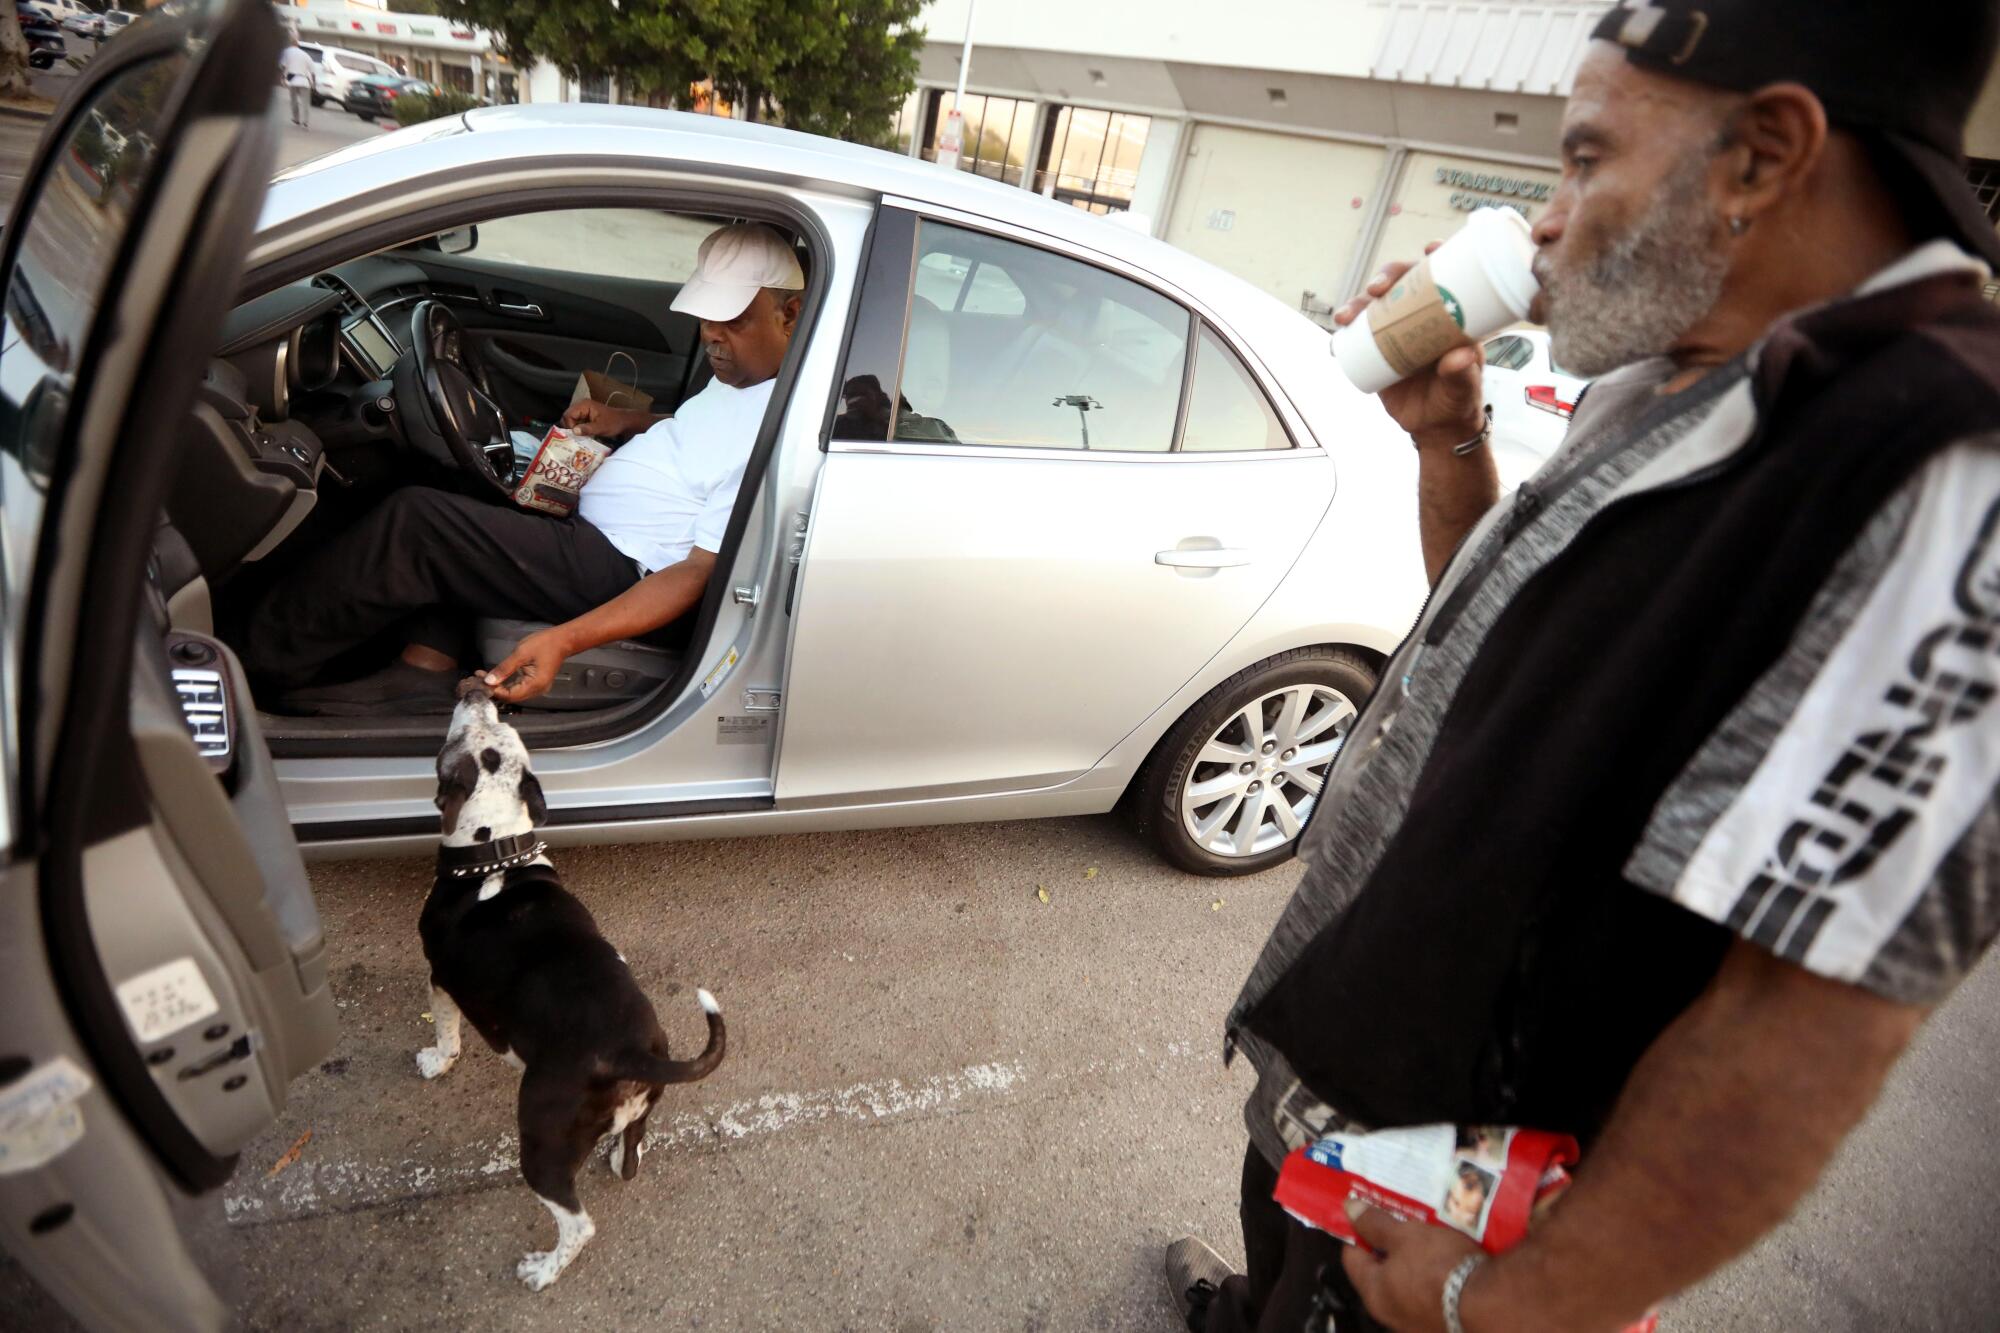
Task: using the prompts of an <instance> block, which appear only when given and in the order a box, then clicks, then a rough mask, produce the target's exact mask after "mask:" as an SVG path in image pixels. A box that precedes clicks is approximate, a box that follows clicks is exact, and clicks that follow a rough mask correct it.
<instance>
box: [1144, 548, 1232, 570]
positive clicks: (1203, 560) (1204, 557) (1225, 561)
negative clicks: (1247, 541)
mask: <svg viewBox="0 0 2000 1333" xmlns="http://www.w3.org/2000/svg"><path fill="white" fill-rule="evenodd" d="M1153 563H1154V564H1156V565H1170V566H1172V567H1173V568H1175V569H1234V568H1236V567H1237V566H1238V565H1247V564H1249V563H1250V552H1249V551H1248V550H1246V549H1244V548H1242V547H1232V546H1224V547H1219V548H1218V547H1210V548H1208V549H1207V550H1193V551H1181V550H1175V551H1155V552H1154V553H1153Z"/></svg>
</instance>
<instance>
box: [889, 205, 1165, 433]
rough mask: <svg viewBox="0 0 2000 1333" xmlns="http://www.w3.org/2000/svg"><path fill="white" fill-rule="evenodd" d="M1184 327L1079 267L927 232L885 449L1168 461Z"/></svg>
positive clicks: (930, 225)
mask: <svg viewBox="0 0 2000 1333" xmlns="http://www.w3.org/2000/svg"><path fill="white" fill-rule="evenodd" d="M1191 318H1192V317H1191V316H1190V315H1189V314H1188V312H1187V311H1186V310H1185V309H1183V308H1182V307H1181V306H1180V305H1178V304H1176V303H1175V302H1173V301H1170V300H1168V299H1167V298H1166V297H1164V296H1161V295H1160V294H1159V293H1157V292H1154V291H1151V290H1149V289H1148V288H1146V287H1144V286H1141V285H1140V284H1139V283H1136V282H1133V281H1131V280H1130V279H1128V278H1123V277H1119V276H1117V275H1116V274H1113V273H1108V272H1106V271H1105V270H1103V269H1100V268H1097V267H1095V266H1093V265H1090V264H1086V263H1084V262H1082V261H1080V260H1076V259H1071V258H1068V257H1067V256H1063V255H1058V254H1054V253H1051V252H1050V251H1047V250H1043V249H1040V248H1038V247H1036V246H1031V245H1024V244H1021V243H1020V242H1017V241H1009V240H1002V239H1001V238H999V237H995V236H988V235H985V234H983V233H980V232H975V231H969V230H966V229H965V228H961V227H953V226H949V225H947V224H944V223H937V222H929V221H926V222H925V223H923V225H922V227H921V229H920V231H919V233H918V241H917V262H916V269H915V280H914V282H913V285H912V291H911V300H910V312H909V327H908V333H907V337H906V339H905V346H904V355H903V364H902V377H901V380H900V385H899V399H898V402H897V405H896V418H895V423H896V424H895V429H894V432H893V435H892V438H894V439H897V440H928V441H940V440H942V441H953V442H957V443H960V444H991V445H1020V446H1029V447H1034V448H1043V449H1075V450H1079V451H1080V450H1085V449H1089V450H1103V451H1120V452H1135V453H1164V452H1166V451H1167V450H1169V449H1171V448H1172V447H1173V439H1174V426H1175V422H1176V419H1177V418H1178V416H1179V413H1180V396H1181V378H1182V373H1183V369H1184V367H1185V364H1186V356H1187V340H1188V331H1189V327H1190V320H1191Z"/></svg>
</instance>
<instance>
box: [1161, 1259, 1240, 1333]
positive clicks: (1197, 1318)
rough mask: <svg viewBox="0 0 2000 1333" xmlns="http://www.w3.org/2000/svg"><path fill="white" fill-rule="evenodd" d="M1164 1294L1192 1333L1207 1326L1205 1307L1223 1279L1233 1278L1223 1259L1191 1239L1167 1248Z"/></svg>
mask: <svg viewBox="0 0 2000 1333" xmlns="http://www.w3.org/2000/svg"><path fill="white" fill-rule="evenodd" d="M1166 1267H1167V1294H1168V1295H1170V1296H1172V1297H1173V1298H1174V1309H1176V1310H1178V1311H1180V1316H1181V1318H1182V1319H1183V1320H1184V1321H1185V1322H1186V1323H1187V1326H1188V1328H1189V1329H1190V1330H1191V1333H1202V1330H1203V1329H1204V1328H1206V1327H1207V1326H1208V1307H1209V1306H1210V1305H1211V1304H1213V1303H1214V1301H1215V1295H1216V1292H1218V1291H1219V1290H1221V1287H1222V1281H1223V1279H1224V1278H1227V1277H1232V1276H1234V1274H1233V1272H1232V1270H1231V1269H1230V1267H1229V1264H1228V1262H1227V1261H1226V1260H1224V1259H1223V1257H1222V1256H1221V1255H1219V1254H1217V1253H1216V1252H1215V1251H1214V1250H1211V1249H1210V1248H1209V1247H1208V1246H1207V1245H1205V1244H1203V1243H1202V1242H1201V1241H1200V1240H1198V1239H1197V1238H1195V1237H1193V1236H1182V1237H1181V1238H1180V1239H1179V1240H1177V1241H1175V1242H1174V1243H1173V1244H1171V1245H1169V1246H1167V1264H1166Z"/></svg>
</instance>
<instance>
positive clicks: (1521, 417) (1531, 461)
mask: <svg viewBox="0 0 2000 1333" xmlns="http://www.w3.org/2000/svg"><path fill="white" fill-rule="evenodd" d="M1484 347H1485V351H1486V369H1485V377H1486V402H1487V404H1488V406H1490V407H1491V408H1492V409H1493V451H1494V458H1495V460H1496V462H1497V463H1498V464H1499V467H1500V483H1501V485H1502V486H1505V487H1508V488H1510V489H1511V488H1512V487H1515V486H1518V485H1520V484H1521V483H1522V482H1523V481H1525V480H1527V479H1528V477H1530V476H1531V475H1533V474H1534V472H1535V470H1536V469H1537V468H1539V467H1541V465H1542V464H1543V463H1544V462H1545V461H1547V459H1548V457H1549V455H1550V454H1552V453H1554V452H1555V451H1556V448H1557V447H1558V446H1559V445H1561V444H1562V441H1563V436H1564V435H1565V434H1566V433H1567V432H1568V431H1569V418H1570V413H1571V411H1572V410H1573V409H1574V408H1575V406H1576V400H1577V397H1578V395H1580V394H1581V393H1582V392H1583V390H1584V386H1585V385H1587V384H1589V383H1590V381H1588V380H1585V379H1580V378H1578V377H1577V376H1575V375H1572V374H1570V373H1569V372H1568V371H1566V370H1563V369H1562V368H1561V367H1559V366H1557V365H1556V364H1555V361H1554V360H1553V359H1552V358H1551V356H1550V355H1549V335H1548V332H1547V330H1544V329H1533V328H1522V329H1512V330H1510V331H1508V332H1506V333H1501V334H1496V335H1494V336H1493V337H1491V338H1488V339H1487V340H1486V342H1485V344H1484Z"/></svg>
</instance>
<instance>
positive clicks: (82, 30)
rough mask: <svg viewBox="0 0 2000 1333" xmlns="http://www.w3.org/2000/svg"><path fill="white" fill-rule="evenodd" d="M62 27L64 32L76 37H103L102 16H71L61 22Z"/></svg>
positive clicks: (84, 14)
mask: <svg viewBox="0 0 2000 1333" xmlns="http://www.w3.org/2000/svg"><path fill="white" fill-rule="evenodd" d="M62 27H63V31H64V32H67V33H74V34H75V35H76V36H78V37H91V38H96V37H101V36H103V35H104V16H103V15H102V14H90V13H83V14H71V15H70V16H69V17H68V18H65V19H64V20H63V21H62Z"/></svg>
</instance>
